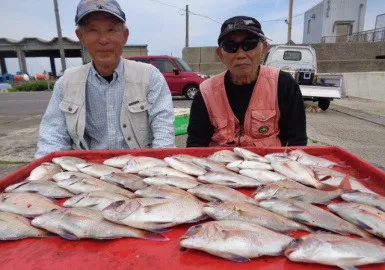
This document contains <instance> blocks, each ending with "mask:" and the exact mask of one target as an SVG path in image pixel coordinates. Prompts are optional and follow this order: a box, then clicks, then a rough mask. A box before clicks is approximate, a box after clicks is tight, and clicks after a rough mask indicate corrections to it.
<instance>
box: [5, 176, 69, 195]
mask: <svg viewBox="0 0 385 270" xmlns="http://www.w3.org/2000/svg"><path fill="white" fill-rule="evenodd" d="M5 191H6V192H31V193H38V194H40V195H43V196H45V197H49V198H68V197H72V196H73V195H74V194H73V193H71V192H69V191H68V190H66V189H64V188H61V187H59V186H58V185H57V184H56V183H55V182H52V181H46V180H42V181H23V182H20V183H17V184H14V185H11V186H9V187H7V188H6V189H5Z"/></svg>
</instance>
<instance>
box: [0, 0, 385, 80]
mask: <svg viewBox="0 0 385 270" xmlns="http://www.w3.org/2000/svg"><path fill="white" fill-rule="evenodd" d="M118 2H119V3H120V5H121V7H122V9H123V11H124V12H125V13H126V17H127V25H128V27H129V29H130V37H129V40H128V44H147V45H148V53H149V54H153V55H154V54H167V55H174V56H181V55H182V49H183V47H184V44H185V12H184V11H183V10H184V9H185V7H186V5H189V9H190V12H191V14H190V46H191V47H200V46H216V40H217V37H218V34H219V29H220V26H221V23H222V22H223V21H224V20H226V19H227V18H229V17H231V16H235V15H248V16H253V17H255V18H257V19H258V20H259V21H260V22H262V28H263V30H264V32H265V34H266V35H267V36H268V37H270V38H271V39H272V40H273V42H272V43H273V44H279V43H285V42H286V39H287V25H286V24H285V22H284V20H285V19H286V18H287V16H288V6H289V0H159V1H158V0H140V1H136V0H118ZM320 2H321V0H294V11H293V15H294V16H295V17H294V19H293V33H292V37H293V38H292V39H293V41H294V42H296V43H301V42H302V33H303V13H304V12H305V11H307V10H308V9H310V8H312V7H313V6H315V5H316V4H318V3H320ZM58 3H59V12H60V22H61V27H62V33H63V36H65V37H69V38H71V39H74V40H77V38H76V36H75V23H74V18H75V12H76V6H77V4H78V0H58ZM382 13H385V1H384V0H368V6H367V10H366V17H365V27H364V29H365V30H369V29H373V28H374V26H375V19H376V16H377V15H378V14H382ZM0 22H1V27H0V37H5V38H9V39H15V40H20V39H22V38H24V37H38V38H41V39H45V40H51V39H52V38H53V37H55V36H57V30H56V22H55V13H54V5H53V0H38V1H36V0H17V1H15V0H1V1H0ZM6 63H7V67H8V71H9V72H10V73H15V72H16V71H17V70H18V69H19V67H18V62H17V59H16V58H15V59H11V58H9V59H6ZM56 63H57V65H56V68H57V70H60V69H61V65H60V59H57V61H56ZM80 64H81V61H80V59H74V58H72V59H69V60H67V68H68V67H72V66H77V65H80ZM27 66H28V71H29V73H30V74H31V75H34V74H36V73H41V72H43V71H44V70H47V71H50V65H49V60H48V58H38V57H37V58H27Z"/></svg>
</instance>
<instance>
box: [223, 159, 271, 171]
mask: <svg viewBox="0 0 385 270" xmlns="http://www.w3.org/2000/svg"><path fill="white" fill-rule="evenodd" d="M226 167H227V168H228V169H230V170H231V168H234V167H236V168H238V169H239V170H241V169H254V170H268V171H272V170H273V168H272V167H271V165H270V164H267V163H262V162H259V161H250V160H238V161H234V162H231V163H229V164H227V165H226Z"/></svg>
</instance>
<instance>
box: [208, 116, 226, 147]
mask: <svg viewBox="0 0 385 270" xmlns="http://www.w3.org/2000/svg"><path fill="white" fill-rule="evenodd" d="M212 120H213V123H212V124H213V126H214V128H215V129H214V134H213V137H212V138H211V140H212V141H214V142H224V141H227V140H228V139H229V138H228V131H227V126H228V120H227V119H226V118H219V117H214V118H213V119H212Z"/></svg>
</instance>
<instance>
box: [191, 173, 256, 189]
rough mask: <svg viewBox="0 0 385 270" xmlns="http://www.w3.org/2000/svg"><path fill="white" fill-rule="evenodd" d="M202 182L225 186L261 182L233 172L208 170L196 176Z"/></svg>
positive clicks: (243, 185) (241, 185) (254, 185)
mask: <svg viewBox="0 0 385 270" xmlns="http://www.w3.org/2000/svg"><path fill="white" fill-rule="evenodd" d="M198 180H199V181H200V182H202V183H208V184H216V185H221V186H227V187H234V188H241V187H257V186H260V185H261V184H262V183H261V182H258V181H257V180H255V179H253V178H250V177H247V176H244V175H240V174H238V173H234V172H208V173H206V174H204V175H200V176H198Z"/></svg>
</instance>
